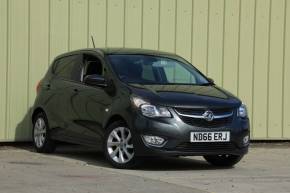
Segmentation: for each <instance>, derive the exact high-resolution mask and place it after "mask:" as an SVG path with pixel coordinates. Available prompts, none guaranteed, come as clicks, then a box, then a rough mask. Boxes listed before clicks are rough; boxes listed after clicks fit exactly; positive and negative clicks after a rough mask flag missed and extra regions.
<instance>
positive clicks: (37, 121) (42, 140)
mask: <svg viewBox="0 0 290 193" xmlns="http://www.w3.org/2000/svg"><path fill="white" fill-rule="evenodd" d="M32 137H33V143H34V147H35V149H36V151H37V152H39V153H52V152H53V151H54V150H55V143H54V141H53V140H52V139H51V138H50V133H49V126H48V121H47V118H46V116H45V114H44V113H43V112H40V113H38V114H37V115H36V116H35V117H34V120H33V132H32Z"/></svg>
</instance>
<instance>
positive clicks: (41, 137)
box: [33, 117, 46, 148]
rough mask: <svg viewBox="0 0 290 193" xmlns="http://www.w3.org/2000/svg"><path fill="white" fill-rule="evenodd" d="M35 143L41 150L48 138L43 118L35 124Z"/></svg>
mask: <svg viewBox="0 0 290 193" xmlns="http://www.w3.org/2000/svg"><path fill="white" fill-rule="evenodd" d="M33 135H34V143H35V145H36V147H38V148H41V147H43V145H44V142H45V137H46V125H45V121H44V120H43V118H41V117H39V118H38V119H37V120H36V121H35V124H34V133H33Z"/></svg>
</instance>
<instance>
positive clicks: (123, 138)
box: [120, 127, 125, 141]
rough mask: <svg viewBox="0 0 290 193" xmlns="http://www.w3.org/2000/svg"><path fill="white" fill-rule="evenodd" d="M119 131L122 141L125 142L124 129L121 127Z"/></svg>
mask: <svg viewBox="0 0 290 193" xmlns="http://www.w3.org/2000/svg"><path fill="white" fill-rule="evenodd" d="M120 131H121V138H122V140H123V141H124V140H125V130H124V127H121V128H120Z"/></svg>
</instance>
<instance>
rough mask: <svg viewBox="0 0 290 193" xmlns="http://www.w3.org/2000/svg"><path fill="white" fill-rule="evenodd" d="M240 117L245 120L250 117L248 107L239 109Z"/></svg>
mask: <svg viewBox="0 0 290 193" xmlns="http://www.w3.org/2000/svg"><path fill="white" fill-rule="evenodd" d="M238 116H239V117H242V118H245V117H247V116H248V111H247V107H246V105H245V104H242V105H241V106H240V107H239V108H238Z"/></svg>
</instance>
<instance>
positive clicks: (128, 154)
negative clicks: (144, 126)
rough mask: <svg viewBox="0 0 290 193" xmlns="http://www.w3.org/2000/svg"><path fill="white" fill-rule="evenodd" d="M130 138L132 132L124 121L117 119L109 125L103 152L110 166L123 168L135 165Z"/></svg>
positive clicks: (135, 159)
mask: <svg viewBox="0 0 290 193" xmlns="http://www.w3.org/2000/svg"><path fill="white" fill-rule="evenodd" d="M132 139H133V136H132V132H131V130H130V129H129V127H128V126H127V125H126V124H125V123H124V122H122V121H117V122H114V123H112V124H110V125H109V127H108V128H107V133H106V136H105V141H104V152H105V156H106V158H107V160H108V161H109V162H110V164H111V165H112V166H114V167H116V168H120V169H125V168H133V167H135V166H136V165H137V158H136V156H135V152H134V146H133V142H132V141H133V140H132Z"/></svg>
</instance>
